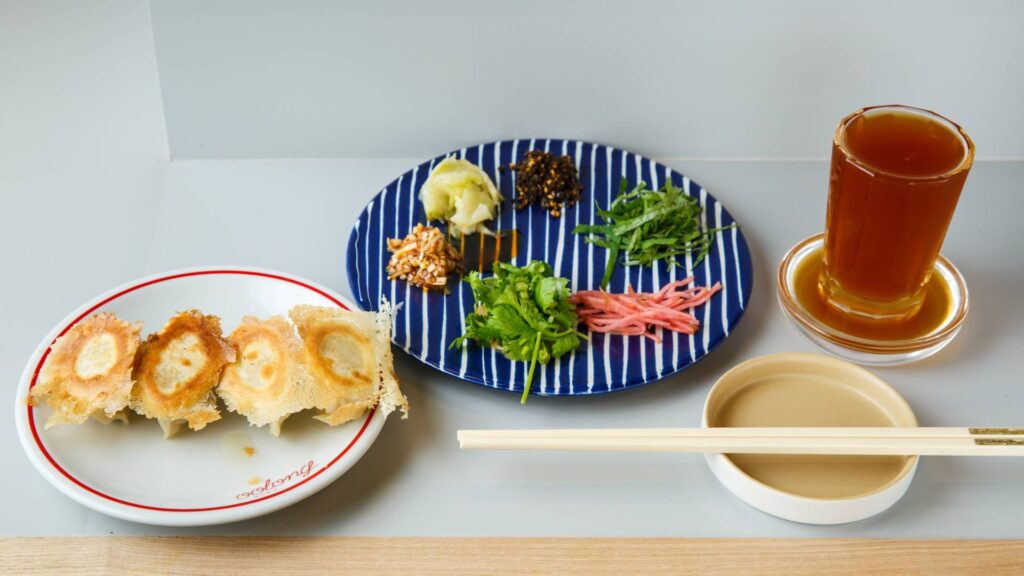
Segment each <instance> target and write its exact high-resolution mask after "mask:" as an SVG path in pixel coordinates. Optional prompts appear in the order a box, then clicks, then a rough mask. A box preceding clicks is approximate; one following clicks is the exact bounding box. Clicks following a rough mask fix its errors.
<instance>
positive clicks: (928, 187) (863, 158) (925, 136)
mask: <svg viewBox="0 0 1024 576" xmlns="http://www.w3.org/2000/svg"><path fill="white" fill-rule="evenodd" d="M973 162H974V143H973V142H972V141H971V139H970V137H968V136H967V134H966V133H965V132H964V130H963V129H962V128H960V126H958V125H957V124H955V123H954V122H952V121H950V120H949V119H947V118H944V117H942V116H940V115H938V114H936V113H934V112H931V111H928V110H922V109H919V108H911V107H909V106H895V105H893V106H874V107H870V108H864V109H861V110H858V111H856V112H854V113H853V114H850V115H849V116H847V117H846V118H843V120H842V122H840V123H839V127H838V128H837V129H836V132H835V138H834V139H833V142H832V166H831V173H830V176H829V195H828V214H827V217H826V223H825V240H824V251H823V266H822V269H821V272H820V275H819V278H818V288H819V292H820V294H821V297H822V299H823V300H824V301H825V302H826V303H827V304H828V305H829V306H830V307H832V308H833V309H835V310H836V311H838V312H841V313H845V314H850V315H855V316H858V317H862V318H864V319H865V320H868V319H877V320H900V319H906V318H909V317H911V316H913V315H914V314H916V313H917V311H918V310H919V309H920V308H921V304H922V302H923V299H924V294H925V285H926V284H927V283H928V280H929V278H930V277H931V274H932V270H933V269H934V267H935V261H936V258H937V257H938V255H939V248H940V247H941V246H942V241H943V239H944V238H945V236H946V229H947V228H948V227H949V223H950V220H951V219H952V217H953V212H954V211H955V210H956V204H957V200H958V199H959V198H960V191H961V189H962V188H963V185H964V181H965V180H966V179H967V173H968V171H970V169H971V165H972V163H973Z"/></svg>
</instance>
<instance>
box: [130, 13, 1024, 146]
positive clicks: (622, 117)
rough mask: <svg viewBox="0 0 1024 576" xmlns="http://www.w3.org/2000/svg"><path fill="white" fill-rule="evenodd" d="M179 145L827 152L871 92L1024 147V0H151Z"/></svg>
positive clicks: (173, 135)
mask: <svg viewBox="0 0 1024 576" xmlns="http://www.w3.org/2000/svg"><path fill="white" fill-rule="evenodd" d="M150 4H151V6H152V18H153V24H154V34H155V39H156V49H157V50H156V52H157V59H158V63H159V70H160V78H161V83H162V90H163V101H164V104H165V106H166V114H167V126H168V132H169V137H170V147H171V154H172V156H173V157H175V158H207V157H212V158H219V157H225V158H240V157H413V158H415V157H424V156H428V155H432V154H436V153H440V152H443V151H446V150H447V149H450V148H454V147H458V146H462V145H466V144H471V143H476V142H479V141H485V140H494V139H499V138H508V137H515V136H567V137H572V138H582V139H590V140H596V141H602V142H606V143H612V144H616V145H619V146H623V147H627V148H630V149H632V150H635V151H637V152H641V153H645V154H649V155H652V156H656V157H661V158H665V157H700V158H707V157H787V158H789V157H819V158H820V157H825V156H826V155H827V154H828V146H829V139H830V136H831V132H832V130H833V129H834V127H835V124H836V123H837V122H838V120H839V119H840V118H841V117H842V116H843V115H845V114H846V113H848V112H851V111H853V110H854V109H856V108H857V107H859V106H861V105H866V104H879V103H893V102H899V103H907V104H913V105H918V106H924V107H930V108H932V109H935V110H937V111H939V112H940V113H943V114H946V115H948V116H949V117H951V118H953V119H954V120H956V121H958V122H960V123H961V124H962V125H964V126H965V128H967V130H968V132H969V133H970V134H971V135H972V136H973V137H974V139H975V141H976V142H977V144H978V153H979V157H981V158H993V157H1024V136H1022V135H1021V127H1022V126H1024V106H1022V102H1024V42H1021V41H1020V34H1021V31H1020V28H1021V25H1022V23H1024V2H1015V1H1009V0H1007V1H976V2H962V1H941V2H940V1H919V0H914V1H898V0H884V1H877V0H863V1H858V2H845V1H844V2H834V1H830V2H816V1H810V0H806V1H798V0H784V1H774V2H761V1H758V0H731V1H722V2H708V1H675V2H674V1H669V0H640V1H630V2H623V1H621V0H619V1H595V2H585V1H582V0H573V1H557V2H555V1H544V0H515V1H506V2H484V1H476V2H474V1H470V0H438V1H433V2H420V1H416V0H388V1H378V2H359V3H356V2H335V1H330V0H297V1H291V2H281V1H259V0H257V1H253V0H213V1H209V0H151V2H150Z"/></svg>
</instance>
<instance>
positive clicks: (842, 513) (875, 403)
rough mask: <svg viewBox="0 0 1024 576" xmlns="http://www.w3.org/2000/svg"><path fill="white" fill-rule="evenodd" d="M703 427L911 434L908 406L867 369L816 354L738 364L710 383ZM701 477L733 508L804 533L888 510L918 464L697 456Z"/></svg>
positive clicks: (901, 459) (913, 460)
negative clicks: (710, 476) (733, 501)
mask: <svg viewBox="0 0 1024 576" xmlns="http://www.w3.org/2000/svg"><path fill="white" fill-rule="evenodd" d="M703 425H704V426H917V418H916V417H915V416H914V412H913V411H912V410H911V409H910V406H909V405H908V404H907V402H906V401H905V400H904V399H903V397H902V396H900V395H899V393H898V392H896V391H895V390H894V389H893V388H892V387H891V386H889V385H888V384H886V383H885V382H884V381H883V380H881V379H880V378H878V377H877V376H875V375H874V374H872V373H871V372H868V371H867V370H865V369H863V368H860V367H859V366H855V365H853V364H850V363H849V362H845V361H843V360H838V359H836V358H831V357H828V356H822V355H819V354H804V353H784V354H771V355H768V356H761V357H759V358H754V359H752V360H748V361H746V362H744V363H742V364H740V365H738V366H736V367H735V368H733V369H732V370H730V371H728V372H726V373H725V374H724V375H723V376H722V377H721V378H719V380H718V382H717V383H715V385H714V387H713V388H712V389H711V392H710V393H709V394H708V398H707V401H706V403H705V405H704V418H703ZM706 458H707V461H708V464H709V465H710V466H711V471H712V472H713V473H714V474H715V476H716V477H717V478H718V479H719V480H720V481H721V482H722V483H723V484H725V486H726V487H727V488H728V489H729V490H730V491H732V492H733V493H734V494H736V495H737V496H738V497H740V498H741V499H742V500H744V501H745V502H747V503H748V504H750V505H751V506H754V507H755V508H758V509H760V510H762V511H764V512H767V513H769V514H773V515H775V516H779V517H781V518H785V519H787V520H793V521H795V522H805V523H810V524H840V523H844V522H853V521H855V520H861V519H863V518H867V517H869V516H873V515H875V514H878V513H880V512H882V511H883V510H885V509H887V508H889V507H890V506H892V505H893V504H895V503H896V501H897V500H899V498H900V497H901V496H903V494H904V492H906V490H907V487H908V486H909V485H910V481H911V479H912V478H913V476H914V470H915V469H916V468H917V461H918V458H917V457H916V456H913V457H905V456H809V455H771V454H736V455H726V454H707V455H706Z"/></svg>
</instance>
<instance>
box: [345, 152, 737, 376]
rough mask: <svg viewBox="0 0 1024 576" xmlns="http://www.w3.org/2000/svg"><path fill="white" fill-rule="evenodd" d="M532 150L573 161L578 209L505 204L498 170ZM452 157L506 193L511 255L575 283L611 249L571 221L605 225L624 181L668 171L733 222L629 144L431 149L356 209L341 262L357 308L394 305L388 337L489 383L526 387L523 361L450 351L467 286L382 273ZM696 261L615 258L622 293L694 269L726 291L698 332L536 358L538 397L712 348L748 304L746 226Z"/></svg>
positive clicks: (704, 313) (586, 282)
mask: <svg viewBox="0 0 1024 576" xmlns="http://www.w3.org/2000/svg"><path fill="white" fill-rule="evenodd" d="M529 150H545V151H549V152H553V153H556V154H561V155H567V156H570V157H571V158H573V160H574V161H575V163H576V167H577V169H578V170H579V175H580V183H581V184H582V186H583V194H582V199H581V201H580V203H579V204H577V205H576V206H575V207H573V208H569V209H565V210H563V212H562V217H561V218H551V217H550V216H548V214H547V212H546V211H544V210H541V209H540V208H537V207H535V206H530V207H527V208H526V209H524V210H522V211H517V210H515V209H514V208H512V206H511V203H510V202H509V201H508V199H510V198H511V197H512V196H513V195H514V194H513V191H514V190H515V181H514V173H512V172H510V171H505V172H502V173H499V171H498V169H497V168H498V166H502V165H507V164H509V163H511V162H514V161H518V160H521V159H522V158H523V156H524V155H525V153H526V152H527V151H529ZM451 155H455V156H457V157H459V158H464V159H466V160H469V161H470V162H473V163H474V164H477V165H479V166H480V167H481V168H482V169H483V170H484V171H485V172H487V173H488V174H490V176H491V178H493V179H494V182H495V184H497V186H498V189H499V190H501V192H502V194H503V195H504V196H505V198H506V202H505V203H503V205H502V211H501V214H500V216H499V217H498V219H497V221H496V222H493V223H492V224H493V226H492V227H493V229H495V230H497V231H501V230H505V231H508V230H510V229H516V230H518V233H519V234H520V236H521V238H520V240H519V247H520V250H519V252H518V254H517V256H516V258H515V260H514V261H513V262H514V263H515V264H518V265H523V264H526V263H527V262H528V261H529V260H531V259H532V260H545V261H547V262H548V263H550V264H551V266H552V268H553V269H554V272H555V274H557V275H559V276H563V277H565V278H568V279H569V280H570V287H571V289H572V290H585V289H593V288H596V287H597V286H598V285H599V284H600V282H601V277H602V275H603V274H604V267H605V260H606V257H607V254H606V252H605V249H604V248H600V247H596V246H593V245H591V244H588V243H586V242H584V237H583V236H582V235H576V234H573V233H572V230H573V228H574V227H575V226H576V225H577V224H583V223H598V224H599V223H601V219H600V217H599V216H597V215H596V213H595V209H596V208H598V207H599V206H600V207H606V206H608V204H609V203H610V202H611V200H612V199H613V198H614V197H615V195H616V194H617V193H618V189H619V182H620V180H621V179H622V178H623V177H625V178H626V179H627V180H628V181H629V184H630V186H631V187H632V186H633V185H635V184H636V183H637V182H638V181H639V180H641V179H642V180H644V181H646V182H647V183H648V185H649V186H650V187H651V188H655V189H657V188H659V187H660V186H661V185H662V184H663V183H664V182H665V179H666V178H671V179H672V182H673V183H674V184H675V185H677V186H680V187H682V188H683V189H684V190H686V192H687V193H688V194H690V195H691V196H693V197H695V198H699V199H700V203H701V205H702V206H703V207H704V211H703V215H702V218H704V219H705V220H706V224H707V226H708V227H709V228H712V227H717V226H725V225H729V224H733V223H734V220H733V219H732V216H730V215H729V212H728V211H726V209H725V207H724V206H722V203H721V202H719V201H718V200H716V199H715V198H714V197H713V196H711V195H710V194H708V192H707V191H706V190H704V189H703V188H701V187H700V186H699V185H697V183H695V182H693V181H691V180H690V179H689V178H687V177H686V176H683V175H682V174H679V173H677V172H674V171H672V170H671V169H669V168H667V167H665V166H663V165H661V164H658V163H657V162H654V161H653V160H649V159H647V158H644V157H642V156H639V155H636V154H633V153H630V152H625V151H622V150H617V149H615V148H611V147H608V146H602V145H600V144H590V143H587V142H579V141H576V140H540V139H534V140H507V141H503V142H495V143H490V144H481V145H479V146H474V147H472V148H463V149H461V150H456V151H454V152H452V153H451V154H445V155H443V156H438V157H437V158H434V159H433V160H430V161H428V162H424V163H422V164H420V165H419V166H416V167H415V168H413V169H412V170H410V171H408V172H406V173H405V174H402V175H401V176H399V177H398V179H397V180H395V181H394V182H392V183H391V184H388V185H387V187H385V188H384V189H383V190H381V191H380V193H379V194H377V196H375V197H374V198H373V200H372V201H371V202H370V203H369V205H368V206H367V207H366V209H365V210H363V212H362V213H361V214H360V215H359V219H358V220H357V221H356V223H355V227H354V229H353V231H352V234H351V236H350V238H349V244H348V254H347V262H346V263H347V272H348V280H349V285H350V286H351V289H352V293H353V295H354V296H355V301H356V303H357V304H358V305H359V306H360V307H362V308H363V309H367V310H368V309H376V307H377V300H378V298H379V296H380V295H381V294H383V295H385V296H387V297H388V298H389V299H390V300H391V301H392V302H394V303H396V304H401V308H399V309H398V315H397V318H396V321H395V330H394V342H395V344H397V345H398V346H400V347H402V349H404V350H405V351H406V352H407V353H409V354H411V355H413V356H414V357H416V358H418V359H420V360H421V361H422V362H424V363H426V364H428V365H430V366H433V367H434V368H437V369H439V370H442V371H444V372H447V373H448V374H451V375H452V376H455V377H457V378H460V379H462V380H467V381H469V382H475V383H477V384H482V385H484V386H489V387H492V388H498V389H502V390H508V391H513V392H515V391H519V392H522V390H523V383H524V380H525V378H526V367H527V366H526V365H525V363H523V362H511V361H509V360H507V359H506V358H505V357H504V356H503V355H502V354H501V353H500V352H498V351H496V350H493V349H490V348H484V347H480V346H477V345H475V344H471V345H469V346H466V347H464V348H462V349H449V348H448V345H449V343H450V342H451V341H452V340H453V339H454V338H456V337H457V336H459V335H460V334H462V329H463V319H464V318H465V316H466V314H467V313H468V312H470V311H471V310H472V307H473V294H472V292H471V291H470V288H469V285H468V284H467V283H465V282H460V283H459V285H458V286H457V287H456V288H455V289H454V290H453V291H452V292H451V294H448V295H444V294H439V293H434V292H431V293H424V292H422V291H421V290H420V289H418V288H416V287H414V286H409V285H408V284H407V283H406V282H404V281H402V280H396V281H390V280H388V278H387V274H386V273H385V271H384V270H385V267H386V265H387V261H388V257H389V254H388V252H387V249H386V239H387V238H402V237H404V236H405V235H406V234H408V233H409V231H410V230H411V229H412V227H413V225H415V224H416V223H417V222H426V218H425V215H424V212H423V205H422V204H421V203H420V201H419V199H418V193H419V189H420V186H421V185H422V184H423V181H424V180H425V179H426V177H427V175H428V174H430V171H431V170H432V169H433V167H434V165H436V164H437V163H438V162H440V161H441V160H443V159H444V158H446V157H447V156H451ZM692 264H693V263H692V261H691V259H690V258H687V259H686V270H684V269H683V267H682V266H675V267H673V266H669V265H668V264H667V263H666V262H659V263H658V264H657V266H654V267H638V266H631V267H628V268H626V267H623V266H621V265H620V266H618V267H617V268H616V270H615V274H614V276H613V277H612V281H611V284H610V285H609V290H611V291H624V290H625V289H626V285H627V284H629V285H632V286H633V288H634V289H636V290H638V291H647V292H650V291H653V290H655V289H657V288H658V287H660V286H662V285H663V284H665V283H667V282H670V281H672V280H675V279H677V278H679V279H681V278H684V277H686V276H687V275H689V274H692V275H693V276H695V277H696V284H698V285H703V286H710V285H711V284H714V283H715V282H721V283H722V287H723V288H722V291H721V292H720V293H719V294H718V295H716V296H715V297H714V298H712V299H711V301H710V302H709V303H708V304H705V305H703V306H701V307H699V308H697V309H696V310H695V311H694V313H695V315H696V316H697V318H698V319H700V320H701V329H700V331H699V332H698V333H697V334H696V335H694V336H688V335H685V334H678V333H675V332H666V333H664V334H663V338H662V341H661V343H655V342H653V341H652V340H650V339H649V338H644V337H642V336H605V335H604V334H591V336H590V340H589V342H584V343H583V344H581V346H580V347H579V348H577V349H576V350H575V351H574V352H572V353H571V354H568V355H565V356H562V357H561V358H559V359H557V360H556V361H553V362H551V363H549V364H548V365H546V366H540V365H538V367H537V372H536V374H535V375H534V382H533V386H532V391H533V393H536V394H542V395H559V396H566V395H582V394H599V393H604V392H614V391H618V390H624V389H626V388H631V387H634V386H639V385H641V384H646V383H648V382H653V381H656V380H659V379H661V378H664V377H666V376H669V375H671V374H674V373H676V372H678V371H680V370H682V369H683V368H686V367H687V366H689V365H691V364H693V363H694V362H696V361H697V360H700V359H701V358H702V357H704V356H705V355H707V354H708V353H709V352H711V351H712V350H713V349H714V348H715V347H716V346H718V345H719V344H720V343H721V342H722V341H723V340H724V339H725V338H726V337H728V336H729V333H730V332H731V331H732V330H734V329H735V328H736V325H737V323H738V322H739V321H740V318H741V317H742V316H743V311H744V309H745V308H746V306H747V303H748V302H749V301H750V292H751V283H752V280H753V274H752V270H751V260H750V252H749V251H748V249H747V243H746V241H745V240H744V238H743V233H742V231H740V230H739V229H738V228H733V229H731V230H727V231H724V232H719V233H718V234H717V236H716V238H715V243H714V245H713V246H712V247H711V252H710V253H709V254H708V257H707V258H705V259H704V261H703V262H701V263H700V264H699V265H697V266H696V267H694V266H693V265H692Z"/></svg>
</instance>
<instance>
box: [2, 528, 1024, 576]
mask: <svg viewBox="0 0 1024 576" xmlns="http://www.w3.org/2000/svg"><path fill="white" fill-rule="evenodd" d="M0 566H2V567H3V568H2V569H0V572H3V573H4V574H12V575H21V574H181V575H192V574H204V575H205V574H222V573H223V574H246V575H249V574H265V573H273V574H278V575H292V574H296V575H297V574H303V575H308V574H318V573H331V574H345V575H346V576H350V575H359V574H381V575H388V574H449V575H461V574H499V573H500V574H505V573H509V572H515V573H517V574H546V573H554V574H579V575H583V574H586V575H594V574H744V575H752V576H757V575H762V574H787V575H802V574H841V575H845V574H850V575H854V574H856V575H858V576H860V575H866V574H900V575H913V574H928V575H935V574H958V575H959V574H986V575H989V576H999V575H1004V574H1005V575H1014V576H1016V575H1020V574H1024V540H882V539H719V538H709V539H699V538H698V539H691V538H687V539H683V538H501V537H469V538H418V537H409V538H392V537H388V538H371V537H367V538H363V537H358V538H356V537H331V536H325V537H276V536H254V537H119V536H110V537H59V538H53V537H19V538H0Z"/></svg>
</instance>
